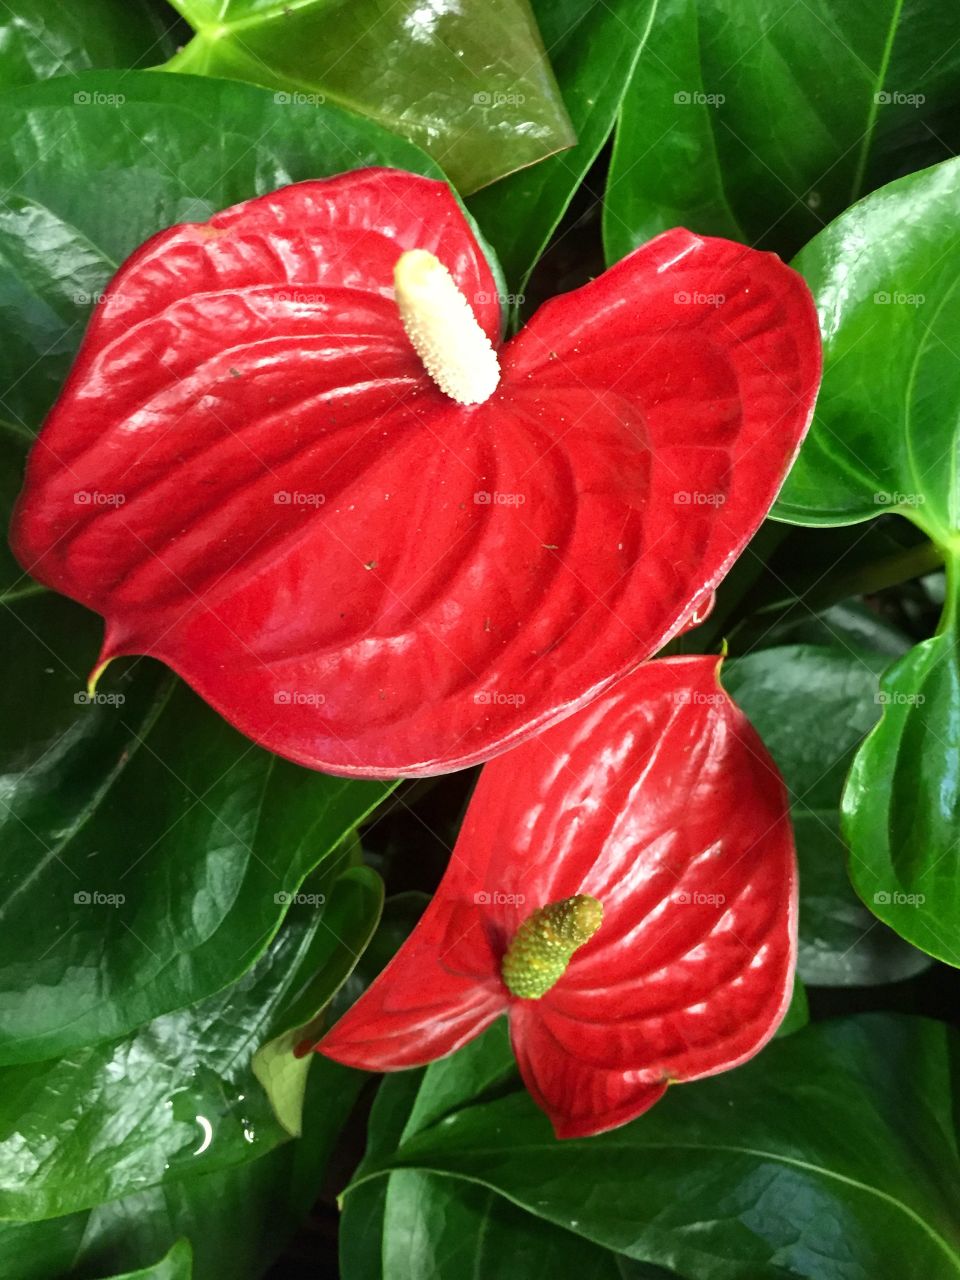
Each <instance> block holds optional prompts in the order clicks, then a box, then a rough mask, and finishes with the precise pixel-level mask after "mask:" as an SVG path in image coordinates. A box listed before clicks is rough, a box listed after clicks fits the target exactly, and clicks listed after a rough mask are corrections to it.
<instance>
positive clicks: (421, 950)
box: [316, 894, 508, 1071]
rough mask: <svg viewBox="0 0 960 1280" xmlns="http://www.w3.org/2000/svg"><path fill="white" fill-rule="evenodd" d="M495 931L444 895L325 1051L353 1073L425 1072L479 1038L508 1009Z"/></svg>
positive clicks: (474, 910) (461, 900)
mask: <svg viewBox="0 0 960 1280" xmlns="http://www.w3.org/2000/svg"><path fill="white" fill-rule="evenodd" d="M488 925H489V920H488V918H487V915H486V913H485V911H484V910H483V908H482V907H481V906H480V905H477V904H475V903H474V902H473V901H472V899H471V898H470V897H468V896H466V895H464V896H463V897H460V896H458V897H456V898H451V897H449V896H447V895H444V894H437V895H436V896H435V897H434V898H433V900H432V901H431V903H430V906H429V907H428V908H427V911H426V914H425V915H424V917H423V919H422V920H421V921H420V923H419V924H418V925H417V926H416V928H415V929H414V931H413V933H412V934H411V935H410V937H409V938H408V939H407V941H406V942H405V943H404V945H403V947H401V949H400V951H399V952H398V953H397V955H396V956H394V958H393V960H391V961H390V963H389V964H388V965H387V967H386V969H384V971H383V973H381V974H380V976H379V977H378V978H377V979H376V981H375V982H373V983H372V984H371V985H370V987H368V989H367V990H366V991H365V992H364V994H363V995H362V996H361V997H360V999H359V1000H358V1001H357V1002H356V1004H354V1005H353V1006H352V1007H351V1008H350V1009H349V1010H348V1011H347V1013H345V1014H344V1016H343V1017H342V1018H341V1019H340V1020H339V1022H337V1024H336V1025H335V1026H334V1027H333V1029H332V1030H331V1031H329V1032H327V1034H326V1035H325V1036H324V1038H323V1039H322V1040H321V1041H320V1043H319V1044H318V1045H317V1046H316V1047H317V1049H318V1050H319V1051H320V1052H321V1053H323V1054H325V1055H326V1056H327V1057H328V1058H333V1059H335V1060H336V1061H337V1062H342V1063H344V1064H345V1065H346V1066H348V1067H359V1068H361V1069H362V1070H365V1071H396V1070H399V1069H401V1068H404V1067H420V1066H424V1065H425V1064H426V1063H428V1062H432V1061H433V1060H434V1059H435V1058H442V1057H444V1056H445V1055H446V1054H448V1053H452V1052H453V1051H454V1050H455V1049H459V1048H460V1046H461V1045H464V1044H466V1043H467V1041H468V1040H472V1039H473V1038H474V1036H477V1035H479V1034H480V1032H481V1031H483V1030H484V1029H485V1028H486V1027H488V1026H489V1025H490V1023H491V1022H493V1020H494V1019H495V1018H496V1017H498V1016H499V1015H500V1014H501V1013H503V1012H504V1011H505V1009H506V1008H507V1003H508V995H507V991H506V989H505V988H504V986H503V984H502V983H501V981H500V977H499V956H498V954H497V953H496V952H495V951H494V950H493V949H492V947H491V940H490V935H489V933H488ZM499 950H501V951H502V948H499Z"/></svg>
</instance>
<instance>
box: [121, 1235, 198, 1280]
mask: <svg viewBox="0 0 960 1280" xmlns="http://www.w3.org/2000/svg"><path fill="white" fill-rule="evenodd" d="M192 1276H193V1250H192V1249H191V1248H190V1245H189V1243H188V1242H187V1241H186V1240H178V1241H177V1243H176V1244H175V1245H174V1246H173V1248H172V1249H171V1250H170V1252H169V1253H168V1254H167V1255H166V1257H164V1258H161V1259H160V1261H159V1262H157V1263H155V1264H154V1265H153V1266H152V1267H142V1268H141V1269H140V1270H138V1271H125V1272H124V1273H123V1275H122V1276H115V1277H114V1278H113V1280H191V1278H192Z"/></svg>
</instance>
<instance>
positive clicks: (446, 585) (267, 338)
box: [13, 170, 820, 776]
mask: <svg viewBox="0 0 960 1280" xmlns="http://www.w3.org/2000/svg"><path fill="white" fill-rule="evenodd" d="M411 248H425V249H428V250H429V251H430V252H432V253H434V254H435V255H436V256H437V257H438V258H439V259H440V261H441V262H443V263H444V265H446V266H447V267H448V268H449V269H450V271H451V273H452V275H453V277H454V279H455V281H456V283H457V285H458V287H459V288H460V289H461V291H462V292H463V293H464V295H465V296H466V297H467V298H468V300H469V301H470V303H471V305H472V306H473V308H474V310H475V312H476V314H477V317H478V319H479V320H480V323H481V325H482V327H483V328H484V331H485V332H486V333H487V334H488V336H489V337H490V338H491V339H492V340H493V341H496V340H497V338H498V330H499V324H500V307H499V303H498V300H497V293H496V284H495V282H494V278H493V276H492V274H491V272H490V269H489V267H488V265H487V263H486V261H485V259H484V256H483V253H482V251H481V249H480V247H479V246H478V244H477V242H476V240H475V238H474V236H473V234H472V232H471V230H470V228H469V226H468V224H467V222H466V221H465V219H464V218H463V215H462V214H461V212H460V209H459V206H458V205H457V204H456V201H455V200H454V198H453V196H452V195H451V193H450V191H449V189H448V188H447V187H446V186H445V185H444V184H442V183H438V182H434V181H431V180H428V179H424V178H419V177H415V176H413V175H410V174H405V173H401V172H398V171H392V170H364V171H359V172H357V173H354V174H347V175H344V176H342V177H339V178H335V179H330V180H327V181H324V182H309V183H301V184H299V185H297V186H293V187H288V188H285V189H283V190H281V191H277V192H275V193H273V194H272V195H269V196H264V197H260V198H259V199H256V200H252V201H249V202H248V203H246V204H243V205H239V206H237V207H236V208H234V209H229V210H226V211H225V212H224V213H221V214H218V215H217V216H216V217H214V218H213V219H211V221H210V222H209V223H205V224H189V225H185V226H181V227H175V228H173V229H171V230H170V231H166V232H163V233H161V234H160V235H158V236H156V237H155V238H154V239H152V240H151V241H149V242H148V243H147V244H146V245H144V246H143V248H141V249H140V250H139V251H138V252H137V253H136V254H134V256H133V257H132V258H131V259H130V260H129V262H128V263H127V264H126V265H125V266H124V267H123V268H122V269H121V271H120V272H119V274H118V275H117V277H116V278H115V280H114V281H113V283H112V285H111V286H110V288H109V290H108V292H107V296H106V299H105V301H104V302H103V303H102V304H101V305H100V306H99V307H98V308H97V311H96V313H95V316H94V320H93V322H92V324H91V326H90V330H89V332H88V334H87V337H86V339H85V341H84V344H83V347H82V349H81V353H80V355H79V357H78V360H77V363H76V366H75V368H74V371H73V373H72V374H71V377H70V379H69V381H68V383H67V386H66V387H65V389H64V392H63V395H62V396H61V398H60V400H59V402H58V404H57V405H56V406H55V408H54V410H53V411H52V413H51V414H50V416H49V418H48V420H47V422H46V424H45V426H44V429H43V432H42V434H41V436H40V440H39V443H38V445H37V447H36V448H35V449H34V451H33V454H32V457H31V461H30V465H29V469H28V475H27V481H26V486H25V490H24V493H23V495H22V498H21V501H20V504H19V506H18V510H17V514H16V517H15V524H14V530H13V542H14V547H15V550H16V552H17V554H18V556H19V558H20V560H21V562H22V564H23V565H24V567H25V568H26V569H28V570H29V571H30V572H31V573H33V574H34V575H35V576H36V577H38V578H40V579H41V580H42V581H44V582H46V583H48V584H49V585H50V586H53V587H55V588H57V589H58V590H60V591H63V592H65V593H66V594H67V595H70V596H72V597H74V598H75V599H77V600H80V601H81V602H82V603H84V604H86V605H88V606H89V607H90V608H93V609H96V610H97V611H99V612H100V613H102V614H103V615H104V616H105V618H106V620H107V630H106V639H105V643H104V649H103V655H102V657H103V659H104V660H106V659H109V658H111V657H115V656H118V655H120V654H125V653H146V654H150V655H152V656H154V657H157V658H160V659H161V660H163V661H164V662H166V663H168V664H169V665H170V666H171V667H173V668H174V669H175V670H176V671H178V672H179V673H180V674H181V675H182V676H183V677H184V678H185V679H186V680H187V681H188V682H189V683H190V684H191V685H192V686H193V687H194V688H195V689H196V690H197V691H198V692H199V693H200V694H201V695H202V696H203V697H205V698H206V699H207V701H209V702H210V703H211V704H212V705H213V706H215V707H216V708H217V709H218V710H219V711H220V712H221V713H222V714H223V715H224V716H226V717H227V718H228V719H229V720H230V721H232V722H233V723H234V724H236V725H237V726H238V727H239V728H240V729H241V730H243V731H244V732H245V733H247V734H248V735H249V736H250V737H252V738H253V739H255V740H256V741H257V742H259V743H261V744H263V745H264V746H266V747H268V748H270V749H271V750H273V751H276V752H279V753H280V754H283V755H286V756H289V757H290V758H292V759H294V760H297V761H300V762H301V763H304V764H307V765H310V766H312V767H316V768H321V769H326V770H328V771H330V772H334V773H343V774H352V775H357V776H397V775H408V776H409V775H417V774H430V773H439V772H444V771H446V770H449V769H456V768H461V767H464V766H466V765H469V764H473V763H476V762H478V761H482V760H485V759H487V758H489V757H491V756H493V755H495V754H497V753H499V752H501V751H504V750H505V749H507V748H508V747H510V746H512V745H514V744H516V743H517V742H520V741H522V740H523V739H525V738H526V737H529V736H530V735H531V734H532V733H534V732H536V731H537V730H539V729H540V728H543V727H545V726H547V725H548V724H550V723H552V722H554V721H556V720H558V719H560V718H562V717H563V716H564V715H566V714H568V713H569V712H571V711H573V710H575V709H576V708H577V707H578V706H580V705H583V704H584V703H586V702H587V701H589V700H590V699H591V698H592V697H594V696H596V695H597V694H598V693H599V692H602V691H603V689H605V688H606V687H608V686H609V685H610V684H611V683H612V682H613V681H615V680H616V679H617V678H619V677H620V676H622V675H624V674H625V673H626V672H628V671H630V670H632V669H633V668H634V667H636V666H637V665H638V664H639V663H640V662H641V661H642V660H644V659H645V658H647V657H649V656H650V655H651V654H652V653H654V652H655V651H656V650H657V649H658V648H660V647H661V646H662V644H663V643H664V642H665V641H666V640H667V639H669V638H670V637H671V636H672V635H674V634H675V633H677V632H678V631H680V630H682V629H683V628H684V627H685V626H687V625H689V622H690V619H691V616H692V615H693V614H694V613H695V612H697V610H702V609H704V608H705V607H707V605H708V603H709V600H710V597H711V593H712V591H713V589H714V588H715V586H716V585H717V583H718V582H719V580H720V579H721V578H722V577H723V575H724V573H725V572H726V570H727V568H728V567H729V565H730V563H731V562H732V560H733V559H734V558H735V557H736V555H737V554H738V552H739V551H740V550H741V549H742V547H743V546H744V544H745V543H746V541H747V539H748V538H749V537H750V535H751V534H752V533H753V532H754V530H755V529H756V527H757V525H758V524H759V523H760V521H761V519H762V518H763V516H764V514H765V513H766V510H767V509H768V507H769V505H770V503H771V502H772V500H773V497H774V496H775V494H776V491H777V489H778V487H779V485H780V483H781V481H782V479H783V477H784V475H785V474H786V470H787V468H788V467H789V465H790V462H791V460H792V458H793V456H794V454H795V453H796V450H797V448H798V447H799V444H800V441H801V439H802V437H803V434H804V432H805V430H806V427H807V424H808V421H809V418H810V414H811V411H812V406H813V401H814V397H815V394H816V390H817V385H818V382H819V373H820V353H819V336H818V330H817V323H816V317H815V314H814V309H813V305H812V301H811V299H810V296H809V293H808V291H807V289H806V286H805V285H804V283H803V281H802V280H801V279H800V277H799V276H797V275H796V274H795V273H794V272H793V271H791V270H790V269H789V268H788V267H786V266H784V265H783V263H781V262H780V261H779V260H778V259H777V258H775V257H774V256H772V255H770V254H762V253H758V252H756V251H754V250H751V249H748V248H745V247H744V246H741V245H734V244H731V243H729V242H727V241H721V240H711V239H706V238H700V237H696V236H693V235H690V234H689V233H687V232H683V231H676V232H668V233H666V234H665V235H663V236H660V237H658V238H657V239H656V240H654V241H652V242H651V243H650V244H649V245H646V246H644V247H643V248H641V249H639V250H637V251H636V253H634V254H632V255H631V256H630V257H629V258H627V259H625V261H624V262H622V263H620V264H619V265H618V266H617V267H615V268H613V269H612V270H611V271H608V272H606V273H605V274H604V275H603V276H601V277H600V278H599V279H598V280H596V281H594V282H593V283H592V284H589V285H587V286H585V288H583V289H580V290H578V291H576V292H575V293H572V294H569V295H566V296H565V297H563V298H559V299H555V300H554V301H553V302H551V303H548V304H547V305H546V306H545V307H543V308H542V309H541V310H540V311H539V312H538V313H537V315H536V316H534V318H533V320H532V321H531V322H530V324H529V325H528V326H527V327H526V329H525V330H524V331H523V332H522V333H521V334H520V335H519V337H517V338H516V339H514V340H513V341H512V342H511V343H509V344H508V345H507V346H506V347H505V348H504V349H503V351H502V352H501V361H502V366H503V377H502V380H501V383H500V386H499V388H498V390H497V392H496V393H495V394H494V396H493V397H492V398H491V399H490V400H488V401H487V402H486V403H484V404H481V405H474V406H470V407H463V406H460V405H457V404H455V403H454V402H453V401H451V400H449V399H448V398H447V397H445V396H444V395H443V394H442V393H441V392H440V391H439V390H438V389H437V387H436V386H434V384H433V383H432V382H431V380H430V379H429V378H428V376H427V375H426V373H425V372H424V370H423V368H422V367H421V365H420V362H419V359H418V357H417V356H416V355H415V354H414V352H413V349H412V347H411V346H410V343H409V341H408V340H407V338H406V335H405V333H404V331H403V328H402V325H401V324H400V320H399V316H398V314H397V311H396V307H395V304H394V302H393V299H392V287H393V286H392V280H393V268H394V265H395V263H396V260H397V258H398V257H399V256H400V254H401V253H402V252H404V251H405V250H407V249H411Z"/></svg>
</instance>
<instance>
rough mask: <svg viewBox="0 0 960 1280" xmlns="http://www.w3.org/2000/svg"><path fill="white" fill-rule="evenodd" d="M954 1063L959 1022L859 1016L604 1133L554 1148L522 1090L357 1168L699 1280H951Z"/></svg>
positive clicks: (671, 1095) (956, 1162)
mask: <svg viewBox="0 0 960 1280" xmlns="http://www.w3.org/2000/svg"><path fill="white" fill-rule="evenodd" d="M956 1063H957V1039H956V1032H955V1031H952V1030H950V1029H949V1028H947V1027H945V1026H943V1025H941V1024H938V1023H935V1022H930V1021H926V1020H923V1019H919V1018H906V1017H899V1016H895V1015H863V1016H860V1017H857V1018H850V1019H844V1020H842V1021H834V1022H828V1023H824V1024H821V1025H819V1026H811V1027H808V1028H807V1029H805V1030H803V1031H800V1032H798V1033H797V1034H796V1035H793V1036H788V1037H787V1038H786V1039H783V1040H779V1041H776V1042H774V1043H773V1044H772V1045H770V1046H768V1048H767V1049H766V1050H765V1051H764V1052H763V1053H762V1054H761V1055H760V1056H759V1057H758V1058H757V1059H755V1060H754V1061H753V1062H752V1063H750V1064H749V1065H748V1066H746V1067H743V1068H742V1069H741V1070H739V1071H735V1072H732V1073H731V1074H729V1075H726V1076H722V1077H718V1078H716V1079H713V1080H706V1081H702V1082H700V1083H699V1084H696V1085H692V1086H689V1087H687V1088H684V1089H676V1090H674V1089H671V1090H669V1091H668V1095H667V1098H666V1099H665V1100H664V1101H663V1102H662V1103H661V1104H660V1106H658V1107H656V1108H655V1109H654V1110H653V1111H651V1112H650V1113H649V1114H647V1115H645V1116H642V1117H640V1119H638V1120H635V1121H634V1122H633V1123H632V1124H631V1125H630V1126H629V1127H628V1128H626V1129H622V1130H620V1131H618V1132H617V1133H615V1134H608V1135H603V1136H600V1137H598V1138H592V1139H589V1140H584V1141H575V1142H563V1143H557V1142H555V1141H554V1140H553V1139H552V1137H551V1135H550V1131H549V1127H548V1125H547V1122H546V1120H545V1119H544V1117H542V1116H541V1115H539V1114H538V1113H537V1111H536V1109H535V1108H534V1107H533V1106H532V1105H531V1103H530V1101H529V1099H527V1098H526V1097H525V1096H524V1095H523V1094H522V1093H516V1094H511V1095H509V1096H508V1097H506V1098H503V1099H501V1100H499V1101H493V1102H487V1103H483V1102H481V1103H480V1104H478V1105H474V1106H466V1107H464V1108H463V1109H461V1110H459V1111H457V1112H456V1113H454V1114H453V1115H452V1116H447V1117H445V1119H444V1121H443V1122H442V1123H441V1124H438V1125H435V1126H433V1127H432V1128H429V1129H426V1130H424V1131H422V1132H420V1133H418V1134H417V1135H415V1136H414V1137H413V1138H411V1139H409V1140H408V1141H407V1142H405V1143H404V1144H403V1145H402V1146H401V1147H400V1149H399V1151H398V1152H397V1153H396V1154H395V1155H394V1156H393V1157H392V1158H391V1159H390V1160H387V1161H385V1162H383V1163H381V1164H380V1165H379V1166H378V1167H377V1168H375V1169H368V1170H367V1171H366V1175H365V1176H366V1177H371V1176H376V1173H377V1171H378V1170H379V1171H380V1172H381V1173H382V1172H385V1171H387V1170H392V1169H396V1168H413V1169H418V1170H425V1171H427V1172H431V1173H436V1174H443V1175H444V1176H445V1177H451V1176H452V1177H454V1178H458V1179H459V1178H462V1179H467V1180H468V1181H469V1182H471V1183H473V1184H479V1185H480V1186H483V1187H488V1188H490V1189H492V1190H494V1191H496V1192H497V1193H499V1194H500V1195H503V1196H505V1197H507V1198H508V1199H509V1200H511V1201H512V1202H513V1203H514V1204H516V1205H519V1206H521V1207H523V1208H525V1209H526V1210H527V1211H528V1212H530V1213H532V1214H535V1215H536V1216H537V1217H540V1218H543V1219H546V1221H548V1222H550V1223H553V1224H555V1225H556V1226H559V1227H564V1228H566V1229H568V1230H574V1231H576V1232H577V1233H579V1234H581V1235H583V1236H584V1237H586V1238H587V1239H589V1240H592V1241H594V1242H596V1243H599V1244H602V1245H605V1246H606V1247H607V1248H611V1249H614V1250H617V1251H619V1252H622V1253H624V1254H626V1255H627V1256H628V1257H630V1258H635V1259H638V1260H649V1261H654V1262H660V1263H662V1262H663V1261H664V1260H666V1259H669V1263H670V1266H671V1267H672V1268H674V1269H675V1270H678V1271H680V1273H681V1274H683V1275H690V1276H696V1277H697V1280H781V1278H782V1277H784V1276H786V1275H790V1276H797V1277H805V1278H808V1280H876V1278H877V1277H878V1276H900V1275H904V1276H906V1275H919V1274H924V1275H927V1276H930V1277H932V1278H933V1280H956V1277H957V1275H960V1232H958V1229H957V1221H958V1207H960V1205H958V1196H960V1193H958V1187H960V1159H958V1152H957V1135H956V1130H955V1121H954V1118H953V1109H952V1101H951V1100H952V1097H953V1094H954V1092H955V1089H956V1086H957V1081H956ZM362 1187H363V1183H361V1189H362ZM352 1194H354V1193H353V1191H350V1192H348V1199H349V1196H350V1195H352Z"/></svg>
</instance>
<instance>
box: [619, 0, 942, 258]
mask: <svg viewBox="0 0 960 1280" xmlns="http://www.w3.org/2000/svg"><path fill="white" fill-rule="evenodd" d="M958 85H960V47H958V45H957V43H956V32H955V17H954V14H953V13H952V12H951V10H950V8H949V6H944V5H943V4H941V3H940V0H916V2H915V3H911V4H908V5H905V4H903V2H902V0H879V3H877V0H824V3H822V4H820V5H817V6H813V5H809V4H794V5H787V6H784V5H781V4H779V3H776V0H711V2H710V3H708V4H704V3H700V2H699V0H662V3H661V5H660V9H659V12H658V15H657V21H656V25H655V27H654V29H653V31H652V32H651V35H650V42H649V50H648V56H645V57H644V58H643V59H641V61H640V62H639V63H638V65H637V68H636V70H635V72H634V75H633V79H632V81H631V83H630V87H629V90H628V91H627V93H626V95H625V97H624V101H623V109H622V112H621V116H620V120H619V123H618V126H617V138H616V145H615V148H614V155H613V162H612V164H611V167H610V176H609V182H608V186H607V194H606V199H605V207H604V241H605V244H606V249H607V254H608V259H609V261H611V262H613V261H616V260H617V259H619V258H621V257H623V255H624V254H626V253H628V252H629V251H630V250H631V249H633V248H635V247H636V246H637V245H638V244H641V243H643V241H644V240H648V239H649V238H650V237H651V236H653V235H656V234H657V233H659V232H660V231H663V230H665V229H666V228H667V227H672V226H677V225H682V226H686V227H689V228H690V229H691V230H693V231H699V232H703V233H706V234H711V235H722V236H729V237H731V238H733V239H736V240H744V241H746V242H748V243H750V244H754V245H757V244H759V245H760V246H761V247H768V248H773V249H777V250H778V251H779V252H781V253H782V254H785V255H786V254H792V253H794V252H796V250H797V249H799V248H800V246H801V245H803V244H804V243H805V242H806V241H807V240H809V239H810V238H811V237H812V236H814V235H816V233H817V232H818V231H819V230H820V229H821V228H822V227H823V226H824V225H825V224H826V223H827V222H829V220H830V219H831V218H834V217H836V216H837V214H839V213H841V212H842V211H843V210H844V209H845V208H846V207H847V206H848V205H850V204H852V203H853V202H854V201H855V200H857V199H858V198H859V197H861V196H863V195H864V194H866V193H867V192H868V191H871V190H873V189H874V188H876V187H878V186H880V185H881V184H882V183H884V182H886V181H888V180H889V179H890V178H894V177H897V176H899V175H900V174H902V173H904V172H907V171H909V170H915V169H921V168H923V167H925V166H926V165H930V164H933V163H934V162H935V161H938V160H942V159H944V158H945V157H947V156H950V155H952V154H953V153H954V150H955V148H956V146H957V143H958V141H960V127H958V116H957V107H958V105H960V87H958Z"/></svg>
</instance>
